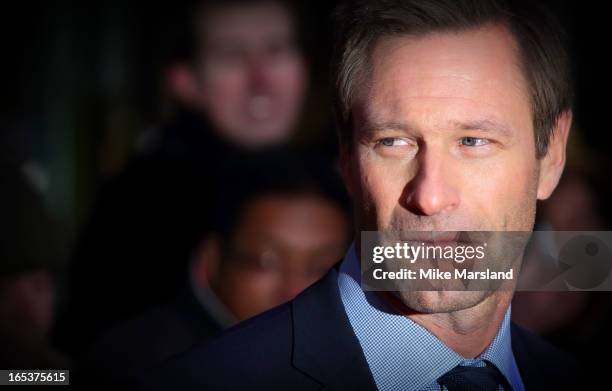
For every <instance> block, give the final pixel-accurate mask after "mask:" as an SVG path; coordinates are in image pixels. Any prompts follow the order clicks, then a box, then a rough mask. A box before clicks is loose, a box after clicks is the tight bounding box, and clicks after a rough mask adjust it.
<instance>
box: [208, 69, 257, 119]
mask: <svg viewBox="0 0 612 391" xmlns="http://www.w3.org/2000/svg"><path fill="white" fill-rule="evenodd" d="M206 75H207V76H206V77H205V79H204V82H203V83H202V86H201V94H202V98H203V101H204V103H205V104H206V105H207V106H208V107H210V109H211V111H213V112H219V113H231V112H235V111H237V110H238V109H239V108H240V106H241V105H242V103H243V101H244V97H245V95H246V84H247V83H246V77H245V74H244V72H242V71H241V70H239V69H231V70H220V69H214V68H213V69H209V70H208V71H207V72H206Z"/></svg>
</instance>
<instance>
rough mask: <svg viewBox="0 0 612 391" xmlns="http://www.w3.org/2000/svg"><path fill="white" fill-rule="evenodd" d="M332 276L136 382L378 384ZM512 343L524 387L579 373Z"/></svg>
mask: <svg viewBox="0 0 612 391" xmlns="http://www.w3.org/2000/svg"><path fill="white" fill-rule="evenodd" d="M337 276H338V272H337V270H336V269H332V270H331V271H330V272H329V273H328V274H327V275H326V276H325V277H324V278H323V279H321V280H320V281H319V282H317V283H315V284H314V285H313V286H311V287H310V288H308V289H307V290H305V291H304V292H303V293H302V294H300V295H299V296H298V297H296V298H295V299H294V300H292V301H290V302H288V303H286V304H284V305H281V306H279V307H276V308H275V309H272V310H270V311H268V312H266V313H264V314H262V315H259V316H257V317H255V318H252V319H250V320H247V321H245V322H242V323H240V324H238V325H237V326H235V327H233V328H231V329H229V330H227V331H226V332H224V333H223V334H221V336H220V337H219V338H216V339H214V340H213V341H211V343H209V344H202V345H196V346H195V347H194V348H192V349H190V350H189V351H188V352H186V353H185V354H182V355H180V356H177V357H174V358H172V359H171V360H169V361H167V362H166V363H164V365H162V366H160V367H157V368H155V369H154V370H153V371H148V372H145V373H143V374H141V375H140V376H139V378H138V379H137V382H138V384H139V387H140V388H143V389H160V390H161V389H164V390H165V389H167V390H173V389H175V390H191V389H200V390H221V389H223V390H238V389H256V390H260V389H262V390H275V389H291V390H317V389H323V388H324V389H330V390H344V389H346V390H372V389H376V386H375V383H374V380H373V377H372V374H371V372H370V369H369V367H368V364H367V362H366V360H365V356H364V354H363V351H362V349H361V346H360V344H359V341H358V340H357V337H356V336H355V334H354V332H353V330H352V328H351V325H350V323H349V320H348V317H347V315H346V313H345V310H344V307H343V305H342V301H341V299H340V294H339V290H338V284H337ZM512 348H513V352H514V355H515V359H516V361H517V365H518V367H519V371H520V373H521V376H522V379H523V383H524V384H525V387H526V388H527V389H528V390H547V389H566V388H571V383H572V382H573V381H574V379H575V377H576V376H577V372H576V368H575V366H574V362H573V360H572V359H570V358H569V357H568V356H567V355H566V354H565V353H563V352H561V351H559V350H557V349H556V348H554V347H553V346H551V345H549V344H548V343H546V342H544V341H543V340H542V339H540V338H539V337H536V336H534V335H532V334H530V333H529V332H527V331H525V330H523V329H521V328H519V327H518V326H516V325H514V324H513V325H512Z"/></svg>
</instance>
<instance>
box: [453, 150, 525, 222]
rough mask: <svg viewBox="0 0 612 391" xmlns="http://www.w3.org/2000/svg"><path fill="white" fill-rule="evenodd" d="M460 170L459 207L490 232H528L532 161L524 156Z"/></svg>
mask: <svg viewBox="0 0 612 391" xmlns="http://www.w3.org/2000/svg"><path fill="white" fill-rule="evenodd" d="M475 166H476V164H475V165H474V166H473V167H470V169H466V170H464V173H463V175H462V180H461V182H460V183H462V197H461V198H462V199H461V206H462V209H463V211H464V212H465V214H467V215H473V216H479V219H480V220H481V222H480V224H482V225H484V226H485V227H488V228H492V229H505V230H508V229H512V230H531V228H532V221H533V217H534V210H535V209H534V208H535V189H536V177H535V169H536V168H535V159H534V160H530V159H525V155H524V154H522V155H521V156H517V157H516V158H512V159H504V160H503V161H502V160H501V159H500V160H498V161H490V164H487V165H483V164H477V167H475Z"/></svg>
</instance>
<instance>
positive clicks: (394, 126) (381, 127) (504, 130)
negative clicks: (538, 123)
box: [360, 119, 513, 137]
mask: <svg viewBox="0 0 612 391" xmlns="http://www.w3.org/2000/svg"><path fill="white" fill-rule="evenodd" d="M449 126H450V127H452V128H453V129H458V130H478V131H482V132H491V133H498V134H499V135H500V136H505V137H509V136H511V135H512V134H513V132H512V130H511V129H510V128H509V127H508V126H506V125H504V124H502V123H500V122H498V121H496V120H493V119H479V120H474V121H450V122H449ZM417 128H418V127H417V126H413V125H411V124H410V123H406V122H402V121H387V120H374V119H371V120H366V121H364V123H363V124H362V126H360V131H362V132H366V133H378V132H382V131H388V130H398V131H404V132H408V131H410V130H411V129H417Z"/></svg>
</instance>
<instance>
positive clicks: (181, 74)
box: [166, 63, 199, 106]
mask: <svg viewBox="0 0 612 391" xmlns="http://www.w3.org/2000/svg"><path fill="white" fill-rule="evenodd" d="M166 85H167V87H168V89H169V90H170V92H171V93H172V96H174V98H175V99H176V100H178V101H179V102H180V103H183V104H185V105H188V106H191V105H193V104H195V103H196V102H197V100H198V97H199V94H198V82H197V80H196V75H195V73H194V72H193V69H192V68H191V66H190V65H189V64H186V63H176V64H173V65H171V66H170V67H169V68H168V69H167V70H166Z"/></svg>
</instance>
